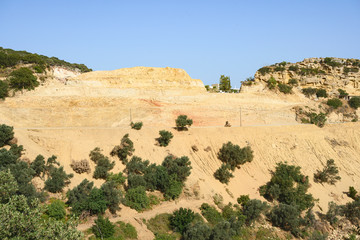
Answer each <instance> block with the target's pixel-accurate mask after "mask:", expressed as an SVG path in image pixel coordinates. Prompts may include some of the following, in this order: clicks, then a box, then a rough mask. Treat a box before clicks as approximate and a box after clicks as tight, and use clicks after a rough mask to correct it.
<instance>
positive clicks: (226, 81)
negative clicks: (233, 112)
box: [219, 75, 231, 92]
mask: <svg viewBox="0 0 360 240" xmlns="http://www.w3.org/2000/svg"><path fill="white" fill-rule="evenodd" d="M219 89H220V90H221V91H224V92H228V91H229V90H230V89H231V85H230V77H229V76H225V75H221V76H220V84H219Z"/></svg>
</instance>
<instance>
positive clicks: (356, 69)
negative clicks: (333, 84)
mask: <svg viewBox="0 0 360 240" xmlns="http://www.w3.org/2000/svg"><path fill="white" fill-rule="evenodd" d="M349 72H352V73H357V72H359V68H357V67H351V68H348V67H344V73H345V74H348V73H349Z"/></svg>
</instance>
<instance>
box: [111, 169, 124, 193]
mask: <svg viewBox="0 0 360 240" xmlns="http://www.w3.org/2000/svg"><path fill="white" fill-rule="evenodd" d="M106 181H108V182H113V183H114V184H115V187H116V189H120V188H121V186H122V185H123V184H124V183H125V181H126V177H125V176H123V173H122V172H119V173H109V174H108V177H107V179H106Z"/></svg>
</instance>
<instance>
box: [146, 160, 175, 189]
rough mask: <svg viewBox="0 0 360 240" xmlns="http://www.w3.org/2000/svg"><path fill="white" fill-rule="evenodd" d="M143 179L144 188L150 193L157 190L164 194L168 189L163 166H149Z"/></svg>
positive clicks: (166, 176) (167, 180)
mask: <svg viewBox="0 0 360 240" xmlns="http://www.w3.org/2000/svg"><path fill="white" fill-rule="evenodd" d="M141 177H142V176H141ZM143 179H144V180H145V182H146V188H147V189H148V190H150V191H153V190H159V191H160V192H162V193H164V192H165V191H166V189H167V188H168V187H169V174H168V170H167V169H166V168H165V167H164V166H159V165H158V166H157V165H155V164H151V165H150V166H149V167H148V168H147V169H146V172H145V175H144V178H143ZM144 186H145V185H144Z"/></svg>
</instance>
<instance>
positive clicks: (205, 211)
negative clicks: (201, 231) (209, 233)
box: [200, 203, 223, 226]
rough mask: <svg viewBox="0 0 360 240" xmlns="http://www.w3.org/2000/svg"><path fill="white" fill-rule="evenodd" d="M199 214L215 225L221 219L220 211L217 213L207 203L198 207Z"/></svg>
mask: <svg viewBox="0 0 360 240" xmlns="http://www.w3.org/2000/svg"><path fill="white" fill-rule="evenodd" d="M200 210H201V215H203V216H204V218H205V219H206V220H207V221H208V223H210V224H211V225H213V226H215V225H216V224H217V223H219V222H221V221H222V220H223V217H222V215H221V213H219V212H218V211H217V210H216V208H215V207H212V206H210V205H209V204H207V203H203V204H202V205H201V207H200Z"/></svg>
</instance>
